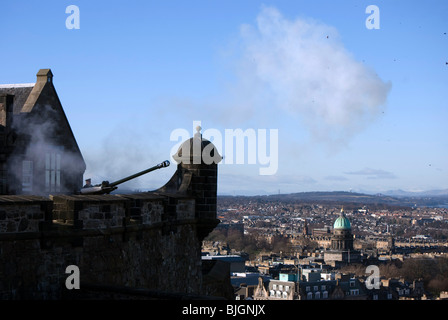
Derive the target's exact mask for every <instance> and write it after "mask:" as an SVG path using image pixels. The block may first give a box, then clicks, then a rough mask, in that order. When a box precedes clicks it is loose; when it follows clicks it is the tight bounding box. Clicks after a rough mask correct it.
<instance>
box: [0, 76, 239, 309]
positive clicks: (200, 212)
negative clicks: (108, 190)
mask: <svg viewBox="0 0 448 320" xmlns="http://www.w3.org/2000/svg"><path fill="white" fill-rule="evenodd" d="M47 74H48V73H47ZM194 146H199V148H194ZM191 149H193V152H191V151H192V150H191ZM204 149H206V150H207V152H209V153H210V154H212V153H213V154H214V155H215V160H216V162H213V163H204V162H203V161H193V162H192V161H191V160H192V158H194V157H196V156H197V154H196V151H197V153H198V154H199V155H201V154H202V153H203V152H204ZM173 158H174V159H175V160H176V161H177V170H176V172H175V173H174V174H173V176H172V178H171V179H170V180H169V181H168V182H167V183H166V184H165V185H164V186H162V187H161V188H159V189H157V190H154V191H151V192H143V193H136V194H126V195H120V194H114V195H112V194H105V195H81V194H76V195H66V194H55V195H51V196H50V197H42V196H36V195H8V196H5V195H3V196H1V195H0V299H3V300H5V299H6V300H22V299H26V300H50V299H52V300H55V299H107V300H113V299H197V298H203V299H210V298H219V299H223V298H227V299H233V288H232V286H231V283H230V275H229V268H228V266H227V265H225V264H223V263H216V261H211V263H208V262H210V261H202V260H201V244H202V241H203V240H204V238H205V237H206V236H207V235H208V234H209V233H210V232H211V231H212V230H213V229H214V228H215V227H216V226H217V225H218V223H219V220H218V219H217V218H216V193H217V177H218V175H217V171H218V164H217V163H218V162H219V160H220V156H219V154H218V152H217V151H216V150H215V148H214V146H213V144H211V142H210V141H208V140H205V139H202V137H201V136H200V134H197V135H195V137H194V138H191V139H189V140H187V141H185V143H184V144H183V145H182V146H181V148H180V149H179V150H178V152H177V153H176V154H175V155H174V156H173ZM73 266H75V267H77V268H78V270H79V271H78V280H80V281H79V283H78V284H79V286H78V287H77V288H74V287H73V286H72V283H71V282H69V285H67V281H68V280H69V277H71V275H70V272H67V269H68V268H69V267H70V268H71V267H73ZM69 270H72V269H69ZM73 277H75V274H73Z"/></svg>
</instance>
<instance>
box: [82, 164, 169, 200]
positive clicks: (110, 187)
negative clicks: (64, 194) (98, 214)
mask: <svg viewBox="0 0 448 320" xmlns="http://www.w3.org/2000/svg"><path fill="white" fill-rule="evenodd" d="M169 165H170V162H169V161H168V160H165V161H163V162H161V163H159V164H157V165H155V166H153V167H151V168H148V169H146V170H143V171H140V172H137V173H135V174H133V175H130V176H128V177H126V178H123V179H120V180H117V181H114V182H109V181H103V182H102V183H101V184H96V185H94V186H92V187H87V188H82V189H81V190H80V194H84V195H92V194H109V193H111V192H112V191H114V190H116V189H118V187H117V186H118V185H119V184H122V183H124V182H126V181H129V180H132V179H135V178H137V177H139V176H141V175H144V174H146V173H149V172H151V171H154V170H157V169H160V168H166V167H168V166H169Z"/></svg>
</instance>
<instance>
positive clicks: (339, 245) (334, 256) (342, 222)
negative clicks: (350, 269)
mask: <svg viewBox="0 0 448 320" xmlns="http://www.w3.org/2000/svg"><path fill="white" fill-rule="evenodd" d="M324 260H325V263H328V264H331V265H333V266H335V265H340V264H346V263H351V262H358V261H359V260H360V254H359V252H358V251H356V250H354V249H353V235H352V226H351V223H350V220H349V219H348V218H347V216H346V215H345V213H344V209H343V208H342V209H341V213H340V214H339V217H338V218H337V219H336V220H335V222H334V224H333V235H332V236H331V246H330V250H328V251H327V252H325V253H324Z"/></svg>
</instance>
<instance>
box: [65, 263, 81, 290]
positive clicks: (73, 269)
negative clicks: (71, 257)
mask: <svg viewBox="0 0 448 320" xmlns="http://www.w3.org/2000/svg"><path fill="white" fill-rule="evenodd" d="M65 273H70V275H69V276H68V277H67V279H65V287H66V288H67V289H68V290H72V289H80V284H79V283H80V282H79V280H80V279H79V278H80V274H79V267H78V266H76V265H74V264H71V265H69V266H67V268H65Z"/></svg>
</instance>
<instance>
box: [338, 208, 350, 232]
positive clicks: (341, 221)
mask: <svg viewBox="0 0 448 320" xmlns="http://www.w3.org/2000/svg"><path fill="white" fill-rule="evenodd" d="M351 228H352V226H351V225H350V220H348V218H347V217H346V216H345V214H344V210H343V209H342V210H341V215H340V216H339V217H338V218H337V219H336V221H335V222H334V224H333V229H351Z"/></svg>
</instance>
